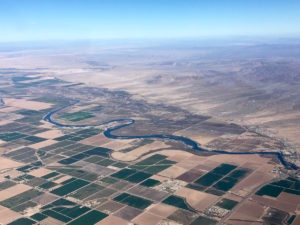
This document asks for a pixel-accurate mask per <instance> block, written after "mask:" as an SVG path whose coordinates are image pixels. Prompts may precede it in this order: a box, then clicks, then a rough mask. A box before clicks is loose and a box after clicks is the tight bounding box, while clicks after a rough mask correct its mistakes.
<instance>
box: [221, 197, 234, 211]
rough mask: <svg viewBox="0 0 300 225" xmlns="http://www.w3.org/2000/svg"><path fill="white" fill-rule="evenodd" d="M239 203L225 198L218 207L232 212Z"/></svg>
mask: <svg viewBox="0 0 300 225" xmlns="http://www.w3.org/2000/svg"><path fill="white" fill-rule="evenodd" d="M237 204H238V202H236V201H233V200H231V199H227V198H223V199H222V200H221V201H219V202H218V203H217V204H216V206H219V207H221V208H223V209H227V210H232V209H233V208H234V207H235V206H236V205H237Z"/></svg>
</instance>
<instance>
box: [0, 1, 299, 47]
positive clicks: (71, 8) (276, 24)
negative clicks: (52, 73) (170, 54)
mask: <svg viewBox="0 0 300 225" xmlns="http://www.w3.org/2000/svg"><path fill="white" fill-rule="evenodd" d="M228 36H269V37H298V36H300V1H299V0H180V1H179V0H0V41H4V42H6V41H30V40H69V39H70V40H76V39H110V38H113V39H128V38H150V39H151V38H206V37H216V38H218V37H228Z"/></svg>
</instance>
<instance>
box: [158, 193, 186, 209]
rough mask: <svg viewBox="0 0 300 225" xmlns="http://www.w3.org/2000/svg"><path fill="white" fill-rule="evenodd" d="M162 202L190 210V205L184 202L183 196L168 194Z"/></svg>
mask: <svg viewBox="0 0 300 225" xmlns="http://www.w3.org/2000/svg"><path fill="white" fill-rule="evenodd" d="M162 202H163V203H165V204H167V205H171V206H175V207H177V208H181V209H186V210H190V207H189V206H188V205H187V204H186V203H185V200H184V199H183V198H181V197H178V196H175V195H171V196H169V197H168V198H166V199H165V200H163V201H162Z"/></svg>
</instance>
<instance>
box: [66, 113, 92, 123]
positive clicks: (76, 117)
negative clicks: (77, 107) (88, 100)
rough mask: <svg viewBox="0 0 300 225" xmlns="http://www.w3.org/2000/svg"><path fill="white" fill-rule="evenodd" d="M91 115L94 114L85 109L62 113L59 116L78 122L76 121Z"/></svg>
mask: <svg viewBox="0 0 300 225" xmlns="http://www.w3.org/2000/svg"><path fill="white" fill-rule="evenodd" d="M92 117H94V115H93V114H92V113H90V112H87V111H79V112H73V113H65V114H64V115H62V116H60V118H61V119H64V120H68V121H71V122H78V121H81V120H86V119H89V118H92Z"/></svg>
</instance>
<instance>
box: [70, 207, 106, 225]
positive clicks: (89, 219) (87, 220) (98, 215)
mask: <svg viewBox="0 0 300 225" xmlns="http://www.w3.org/2000/svg"><path fill="white" fill-rule="evenodd" d="M107 216H108V215H107V214H105V213H102V212H99V211H97V210H93V211H90V212H88V213H87V214H84V215H83V216H81V217H79V218H78V219H76V220H73V221H72V222H70V223H67V225H94V224H95V223H97V222H99V221H100V220H103V219H104V218H105V217H107Z"/></svg>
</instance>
